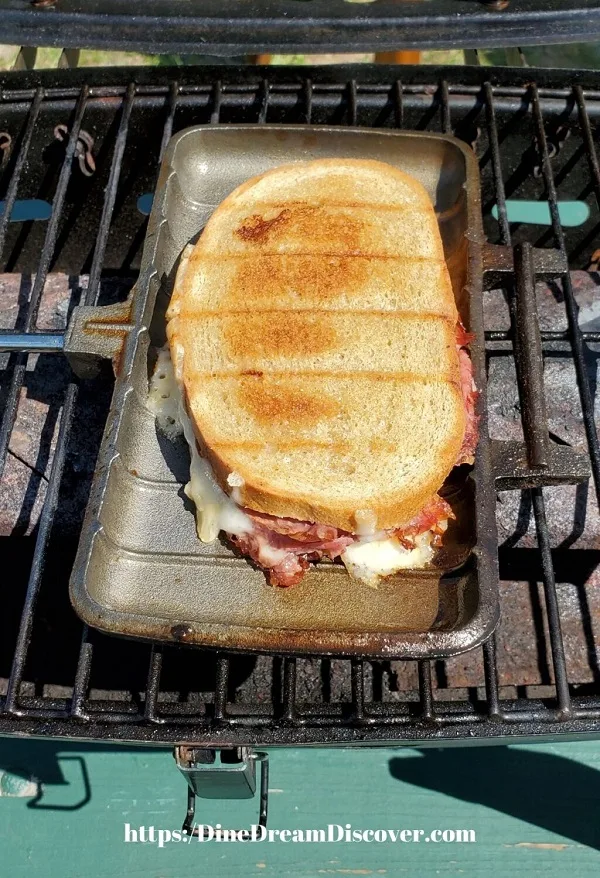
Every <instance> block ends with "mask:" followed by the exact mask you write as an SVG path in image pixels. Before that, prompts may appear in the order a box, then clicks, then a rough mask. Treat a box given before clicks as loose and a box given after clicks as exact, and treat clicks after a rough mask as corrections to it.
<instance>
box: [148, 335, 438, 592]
mask: <svg viewBox="0 0 600 878" xmlns="http://www.w3.org/2000/svg"><path fill="white" fill-rule="evenodd" d="M176 371H177V370H176V368H174V365H173V362H172V359H171V354H170V351H169V348H168V346H165V347H163V348H161V349H160V350H159V351H158V358H157V361H156V367H155V369H154V372H153V374H152V377H151V379H150V388H149V393H148V407H149V409H150V411H152V413H153V414H154V415H155V417H156V420H157V423H158V426H159V428H160V429H161V430H162V431H163V433H165V434H166V435H167V436H168V437H169V438H171V439H174V438H175V437H176V436H179V435H183V437H184V439H185V440H186V442H187V444H188V446H189V449H190V479H189V482H188V483H187V485H186V486H185V488H184V491H185V494H186V496H187V497H188V498H189V499H190V500H191V501H192V502H193V503H194V506H195V509H196V532H197V534H198V538H199V539H200V540H201V541H202V542H203V543H211V542H213V541H214V540H216V538H217V536H218V535H219V531H221V530H223V531H225V532H226V533H229V534H234V535H240V534H244V533H249V532H251V531H252V530H253V525H252V521H251V520H250V518H249V517H248V516H247V515H246V514H245V513H244V512H243V511H242V509H240V507H239V506H238V505H237V503H236V502H235V501H236V500H239V497H240V488H241V487H242V486H243V484H244V480H243V478H242V477H241V476H240V475H239V474H238V473H235V472H232V473H230V474H229V476H228V477H227V483H228V485H229V487H230V488H231V496H228V495H227V494H226V493H225V491H223V489H222V488H221V486H220V485H219V484H218V482H217V480H216V478H215V474H214V472H213V469H212V467H211V465H210V463H209V461H208V460H206V458H204V457H202V456H201V455H200V453H199V452H198V447H197V444H196V437H195V435H194V428H193V426H192V422H191V420H190V417H189V415H188V413H187V411H186V408H185V404H184V401H183V393H182V390H181V385H180V382H179V381H178V378H177V375H176ZM356 523H357V535H358V536H359V540H358V541H357V542H356V543H353V544H352V545H351V546H348V547H347V548H346V549H345V550H344V552H343V553H342V555H341V560H342V561H343V563H344V564H345V566H346V569H347V570H348V573H349V574H350V576H352V577H353V578H354V579H359V580H361V581H362V582H365V583H366V584H367V585H370V586H373V587H375V588H376V587H377V585H378V583H379V580H380V579H381V578H383V577H386V576H390V575H391V574H393V573H397V572H398V571H399V570H406V569H408V568H413V569H419V568H422V567H425V566H427V565H428V564H429V562H430V561H431V559H432V558H433V555H434V549H433V546H432V545H431V542H432V539H433V533H432V532H431V531H427V532H425V533H423V534H419V536H417V537H416V538H415V547H414V548H412V549H406V548H404V546H403V545H402V544H401V543H400V541H399V540H398V539H396V538H395V537H386V536H385V535H384V533H383V532H381V531H377V529H376V519H375V516H374V514H373V513H372V512H371V511H370V510H358V511H357V513H356ZM266 551H270V552H271V557H269V561H270V563H271V564H273V565H274V564H277V563H279V562H280V561H282V560H284V558H285V556H286V551H285V550H283V549H276V548H271V549H269V548H268V547H264V550H263V554H264V552H266Z"/></svg>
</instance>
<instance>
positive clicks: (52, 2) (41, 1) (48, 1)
mask: <svg viewBox="0 0 600 878" xmlns="http://www.w3.org/2000/svg"><path fill="white" fill-rule="evenodd" d="M56 2H57V0H30V3H31V5H32V6H35V7H36V9H45V8H47V7H49V6H56Z"/></svg>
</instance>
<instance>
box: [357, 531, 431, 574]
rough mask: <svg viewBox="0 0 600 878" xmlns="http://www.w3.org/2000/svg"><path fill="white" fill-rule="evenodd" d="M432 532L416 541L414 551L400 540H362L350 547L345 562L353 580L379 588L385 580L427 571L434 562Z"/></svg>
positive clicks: (391, 538) (393, 538)
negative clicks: (403, 572) (408, 572)
mask: <svg viewBox="0 0 600 878" xmlns="http://www.w3.org/2000/svg"><path fill="white" fill-rule="evenodd" d="M432 539H433V533H432V531H430V530H428V531H426V532H425V533H422V534H419V535H418V536H417V537H415V546H414V548H413V549H405V548H404V546H403V545H402V544H401V542H400V541H399V540H398V539H396V537H388V538H387V539H377V540H360V541H359V542H357V543H353V544H352V545H351V546H348V547H347V548H346V549H345V550H344V552H343V553H342V556H341V558H342V561H343V562H344V564H345V565H346V569H347V570H348V573H349V574H350V576H352V577H353V578H354V579H360V580H362V581H363V582H366V583H367V585H371V586H374V587H375V588H376V587H377V585H378V583H379V580H380V579H381V578H382V577H384V576H391V575H392V573H397V572H398V571H399V570H406V569H408V568H412V569H419V568H422V567H425V566H426V565H427V564H429V562H430V561H431V560H432V558H433V554H434V549H433V546H432V545H431V542H432Z"/></svg>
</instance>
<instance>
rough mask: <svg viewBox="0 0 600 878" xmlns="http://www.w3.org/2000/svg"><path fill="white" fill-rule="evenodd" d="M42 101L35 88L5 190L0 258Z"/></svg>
mask: <svg viewBox="0 0 600 878" xmlns="http://www.w3.org/2000/svg"><path fill="white" fill-rule="evenodd" d="M43 99H44V89H43V88H37V89H36V91H35V96H34V98H33V101H32V103H31V107H30V109H29V113H28V115H27V124H26V126H25V132H24V134H23V140H22V141H21V143H20V145H19V151H18V154H17V158H16V161H15V166H14V168H13V172H12V175H11V178H10V182H9V184H8V189H7V190H6V197H5V199H4V212H3V213H2V216H0V256H2V252H3V250H4V242H5V240H6V229H7V227H8V223H9V220H10V216H11V213H12V211H13V207H14V206H15V201H16V198H17V189H18V188H19V181H20V179H21V174H22V173H23V168H24V167H25V162H26V161H27V154H28V152H29V147H30V146H31V140H32V138H33V132H34V129H35V124H36V122H37V119H38V116H39V114H40V107H41V105H42V101H43Z"/></svg>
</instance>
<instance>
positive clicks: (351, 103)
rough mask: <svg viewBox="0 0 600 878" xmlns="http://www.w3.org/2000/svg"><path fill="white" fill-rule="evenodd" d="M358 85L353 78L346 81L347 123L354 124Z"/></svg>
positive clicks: (356, 113)
mask: <svg viewBox="0 0 600 878" xmlns="http://www.w3.org/2000/svg"><path fill="white" fill-rule="evenodd" d="M357 101H358V86H357V84H356V80H355V79H351V80H350V82H349V83H348V124H349V125H356V122H357V119H358V107H357Z"/></svg>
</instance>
